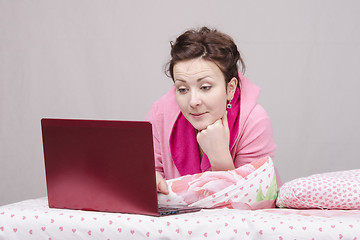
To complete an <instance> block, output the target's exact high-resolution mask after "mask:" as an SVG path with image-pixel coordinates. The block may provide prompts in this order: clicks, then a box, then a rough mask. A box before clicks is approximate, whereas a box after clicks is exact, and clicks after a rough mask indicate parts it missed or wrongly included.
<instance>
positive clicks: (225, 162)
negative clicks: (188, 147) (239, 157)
mask: <svg viewBox="0 0 360 240" xmlns="http://www.w3.org/2000/svg"><path fill="white" fill-rule="evenodd" d="M197 141H198V143H199V146H200V148H201V150H202V151H203V152H204V153H205V154H206V155H207V156H208V158H209V161H210V164H211V168H212V170H214V171H220V170H232V169H234V168H235V166H234V163H233V159H232V157H231V154H230V150H229V142H230V130H229V125H228V120H227V111H225V114H224V116H223V117H222V118H221V119H219V120H217V121H216V122H214V123H213V124H211V125H209V126H208V127H207V128H206V129H204V130H202V131H200V132H198V134H197Z"/></svg>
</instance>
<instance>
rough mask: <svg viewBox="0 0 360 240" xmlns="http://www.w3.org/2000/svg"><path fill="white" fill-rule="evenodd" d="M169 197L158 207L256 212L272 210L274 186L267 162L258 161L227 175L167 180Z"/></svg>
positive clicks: (162, 198)
mask: <svg viewBox="0 0 360 240" xmlns="http://www.w3.org/2000/svg"><path fill="white" fill-rule="evenodd" d="M167 184H168V186H169V192H170V194H169V195H163V194H159V195H158V199H159V205H160V206H176V205H181V206H183V205H185V206H191V207H203V208H218V207H227V208H236V209H259V208H270V207H275V199H276V196H277V195H276V194H277V185H276V180H275V170H274V165H273V162H272V160H271V158H269V157H266V158H261V159H258V160H255V161H253V162H251V163H249V164H246V165H244V166H241V167H239V168H237V169H235V170H231V171H207V172H204V173H199V174H194V175H187V176H182V177H180V178H176V179H171V180H167Z"/></svg>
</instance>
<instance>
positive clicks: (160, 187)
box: [156, 172, 169, 195]
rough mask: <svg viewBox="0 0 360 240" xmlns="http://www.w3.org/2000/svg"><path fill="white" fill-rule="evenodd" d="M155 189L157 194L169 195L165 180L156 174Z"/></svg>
mask: <svg viewBox="0 0 360 240" xmlns="http://www.w3.org/2000/svg"><path fill="white" fill-rule="evenodd" d="M156 187H157V191H158V192H160V193H163V194H165V195H168V194H169V189H168V185H167V183H166V181H165V179H164V178H163V177H162V176H161V174H160V173H158V172H156Z"/></svg>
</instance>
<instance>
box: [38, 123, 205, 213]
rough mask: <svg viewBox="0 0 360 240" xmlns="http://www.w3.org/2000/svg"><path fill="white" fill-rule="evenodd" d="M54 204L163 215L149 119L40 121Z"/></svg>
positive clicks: (51, 203) (92, 209) (180, 211)
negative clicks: (159, 202) (158, 193)
mask: <svg viewBox="0 0 360 240" xmlns="http://www.w3.org/2000/svg"><path fill="white" fill-rule="evenodd" d="M41 127H42V138H43V150H44V161H45V171H46V185H47V194H48V202H49V207H51V208H65V209H77V210H90V211H101V212H116V213H134V214H144V215H151V216H164V215H169V214H179V213H186V212H193V211H198V210H200V209H198V208H174V209H162V210H161V211H160V210H159V206H158V199H157V190H156V178H155V162H154V150H153V137H152V127H151V123H150V122H141V121H110V120H80V119H50V118H43V119H42V120H41Z"/></svg>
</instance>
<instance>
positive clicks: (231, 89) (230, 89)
mask: <svg viewBox="0 0 360 240" xmlns="http://www.w3.org/2000/svg"><path fill="white" fill-rule="evenodd" d="M237 84H238V80H237V79H236V78H235V77H233V78H232V79H231V80H230V82H228V83H227V89H226V93H227V98H228V101H231V100H232V99H233V97H234V94H235V91H236V87H237Z"/></svg>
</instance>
